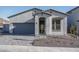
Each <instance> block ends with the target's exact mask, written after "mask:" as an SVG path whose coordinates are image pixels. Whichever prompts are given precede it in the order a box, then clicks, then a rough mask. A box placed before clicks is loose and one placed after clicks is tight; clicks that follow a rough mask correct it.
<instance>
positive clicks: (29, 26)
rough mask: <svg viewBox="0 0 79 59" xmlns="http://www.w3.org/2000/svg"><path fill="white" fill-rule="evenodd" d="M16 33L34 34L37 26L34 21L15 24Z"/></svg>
mask: <svg viewBox="0 0 79 59" xmlns="http://www.w3.org/2000/svg"><path fill="white" fill-rule="evenodd" d="M14 27H15V28H14V31H13V32H14V33H15V34H34V32H35V27H34V23H26V24H25V23H24V24H23V23H21V24H17V23H16V24H14Z"/></svg>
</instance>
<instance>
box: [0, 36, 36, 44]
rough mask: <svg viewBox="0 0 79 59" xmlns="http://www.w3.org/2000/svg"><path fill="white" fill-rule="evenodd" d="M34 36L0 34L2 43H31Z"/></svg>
mask: <svg viewBox="0 0 79 59" xmlns="http://www.w3.org/2000/svg"><path fill="white" fill-rule="evenodd" d="M35 39H36V37H34V36H22V35H0V45H31V43H32V41H33V40H35Z"/></svg>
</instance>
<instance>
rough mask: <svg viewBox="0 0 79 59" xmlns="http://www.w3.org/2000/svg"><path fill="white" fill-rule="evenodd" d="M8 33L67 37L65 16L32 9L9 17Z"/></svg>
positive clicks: (52, 11)
mask: <svg viewBox="0 0 79 59" xmlns="http://www.w3.org/2000/svg"><path fill="white" fill-rule="evenodd" d="M8 18H9V19H10V27H9V32H10V33H12V34H19V35H20V34H22V35H32V34H34V35H36V36H38V35H67V14H65V13H63V12H59V11H56V10H52V9H49V10H46V11H44V10H41V9H37V8H33V9H30V10H26V11H23V12H20V13H17V14H15V15H12V16H9V17H8Z"/></svg>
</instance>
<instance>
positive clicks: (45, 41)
mask: <svg viewBox="0 0 79 59" xmlns="http://www.w3.org/2000/svg"><path fill="white" fill-rule="evenodd" d="M32 44H33V45H34V46H43V47H44V46H46V47H79V37H77V38H76V37H72V36H48V37H47V38H42V39H38V40H34V41H33V43H32Z"/></svg>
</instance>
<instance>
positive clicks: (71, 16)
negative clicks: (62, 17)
mask: <svg viewBox="0 0 79 59" xmlns="http://www.w3.org/2000/svg"><path fill="white" fill-rule="evenodd" d="M67 14H68V31H69V30H70V28H71V26H73V25H74V24H75V25H76V27H77V34H78V35H79V7H76V8H74V9H72V10H70V11H68V12H67Z"/></svg>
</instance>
